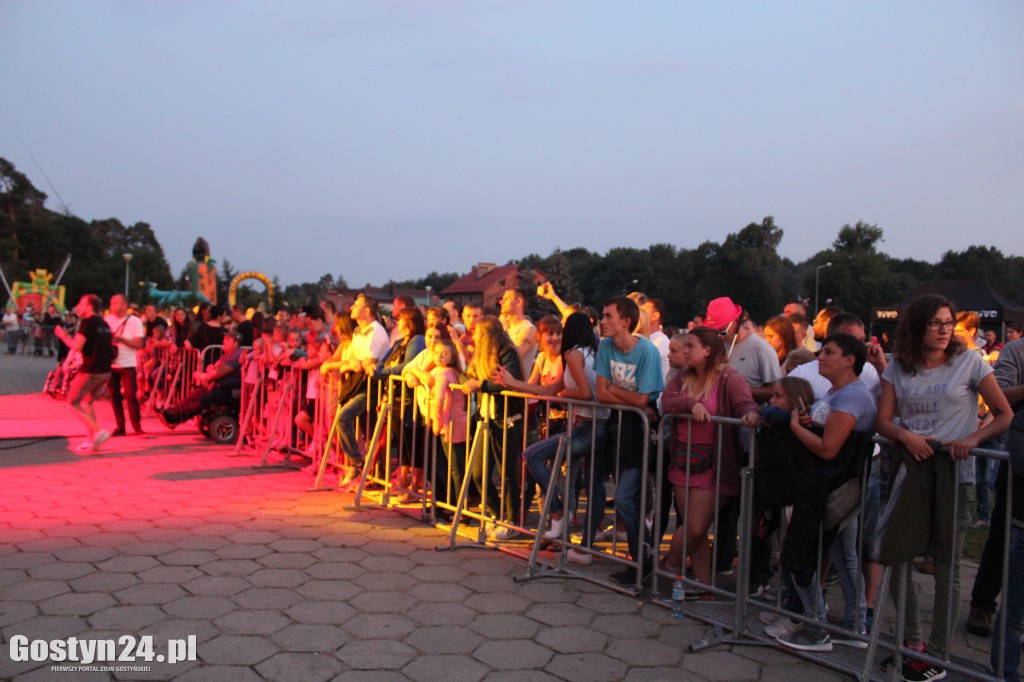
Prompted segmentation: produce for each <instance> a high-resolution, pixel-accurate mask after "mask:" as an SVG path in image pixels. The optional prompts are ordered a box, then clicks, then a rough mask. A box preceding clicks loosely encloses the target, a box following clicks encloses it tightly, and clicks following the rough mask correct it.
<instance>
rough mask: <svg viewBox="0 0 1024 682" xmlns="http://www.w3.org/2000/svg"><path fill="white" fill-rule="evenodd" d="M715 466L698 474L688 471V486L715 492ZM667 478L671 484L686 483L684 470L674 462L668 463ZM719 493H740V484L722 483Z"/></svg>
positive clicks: (724, 495)
mask: <svg viewBox="0 0 1024 682" xmlns="http://www.w3.org/2000/svg"><path fill="white" fill-rule="evenodd" d="M716 473H717V472H716V471H715V467H714V466H712V467H711V468H710V469H708V470H707V471H702V472H700V473H699V474H695V473H692V472H691V473H690V481H689V484H688V485H689V487H691V488H699V489H701V490H707V491H710V492H715V474H716ZM668 480H669V483H671V484H672V485H687V481H686V471H684V470H683V469H681V468H679V467H678V466H677V465H676V463H675V462H672V463H671V464H669V469H668ZM719 493H720V494H721V495H722V496H723V497H732V496H734V495H739V494H740V486H739V485H738V484H736V483H723V484H722V485H721V490H720V491H719Z"/></svg>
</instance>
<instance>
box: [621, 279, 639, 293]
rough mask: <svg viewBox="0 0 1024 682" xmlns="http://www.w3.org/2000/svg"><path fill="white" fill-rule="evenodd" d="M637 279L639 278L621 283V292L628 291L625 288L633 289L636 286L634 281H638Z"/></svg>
mask: <svg viewBox="0 0 1024 682" xmlns="http://www.w3.org/2000/svg"><path fill="white" fill-rule="evenodd" d="M639 281H640V280H638V279H634V280H633V281H632V282H630V283H628V284H623V285H622V293H623V294H627V293H629V292H628V291H626V289H633V288H635V287H636V283H637V282H639Z"/></svg>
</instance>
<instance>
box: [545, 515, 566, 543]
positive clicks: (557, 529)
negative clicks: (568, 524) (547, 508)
mask: <svg viewBox="0 0 1024 682" xmlns="http://www.w3.org/2000/svg"><path fill="white" fill-rule="evenodd" d="M563 530H565V517H564V516H563V517H562V518H560V519H554V518H553V519H551V529H550V530H548V532H546V533H544V539H545V540H561V539H562V531H563Z"/></svg>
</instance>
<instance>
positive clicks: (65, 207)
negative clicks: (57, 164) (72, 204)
mask: <svg viewBox="0 0 1024 682" xmlns="http://www.w3.org/2000/svg"><path fill="white" fill-rule="evenodd" d="M0 114H3V116H4V119H6V121H7V124H8V125H10V126H11V130H13V131H14V136H15V137H17V138H18V142H21V146H22V147H24V148H25V153H27V154H28V156H29V158H30V159H32V162H33V163H34V164H36V168H37V169H39V172H40V174H42V176H43V179H44V180H46V184H47V185H48V186H49V187H50V190H51V191H52V192H53V195H54V196H55V197H57V201H59V202H60V206H61V208H62V209H63V210H64V213H65V214H66V215H71V209H69V208H68V205H67V204H66V203H64V197H62V196H61V195H60V192H58V191H57V188H56V187H55V186H54V185H53V183H52V182H51V181H50V176H48V175H47V174H46V171H44V170H43V166H42V164H40V163H39V160H38V159H36V156H35V154H33V153H32V150H31V149H29V148H28V145H27V144H25V140H24V138H22V136H21V133H19V132H18V129H17V128H16V127H15V126H14V121H12V120H11V117H10V116H8V115H7V112H6V111H4V108H3V107H2V106H0Z"/></svg>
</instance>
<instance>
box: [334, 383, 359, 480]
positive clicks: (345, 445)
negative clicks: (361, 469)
mask: <svg viewBox="0 0 1024 682" xmlns="http://www.w3.org/2000/svg"><path fill="white" fill-rule="evenodd" d="M365 412H366V393H358V394H356V395H354V396H352V398H350V399H349V401H348V402H347V403H345V405H344V406H343V407H342V408H341V410H339V411H338V440H339V441H341V451H342V452H344V453H345V457H346V459H348V463H349V464H353V465H359V464H362V463H363V453H361V452H360V451H359V442H358V441H357V440H356V420H358V419H359V417H360V416H361V415H362V414H364V413H365Z"/></svg>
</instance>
